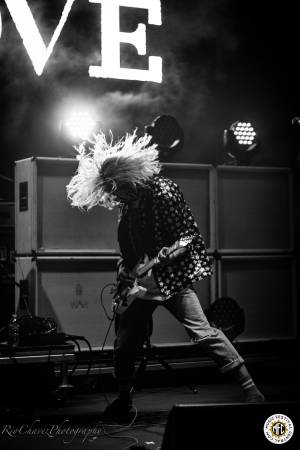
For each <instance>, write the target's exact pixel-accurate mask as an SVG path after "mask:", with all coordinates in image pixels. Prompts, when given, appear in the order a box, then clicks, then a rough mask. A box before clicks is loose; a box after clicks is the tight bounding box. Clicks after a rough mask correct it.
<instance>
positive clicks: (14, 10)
mask: <svg viewBox="0 0 300 450" xmlns="http://www.w3.org/2000/svg"><path fill="white" fill-rule="evenodd" d="M74 1H75V0H67V1H66V3H65V7H64V9H63V12H62V15H61V18H60V21H59V23H58V25H57V27H56V29H55V31H54V33H53V36H52V39H51V41H50V42H49V45H48V47H46V45H45V43H44V41H43V38H42V36H41V34H40V32H39V29H38V27H37V25H36V23H35V20H34V18H33V15H32V12H31V10H30V8H29V6H28V4H27V1H26V0H17V1H16V0H5V2H6V5H7V7H8V9H9V12H10V14H11V16H12V18H13V21H14V22H15V25H16V27H17V29H18V31H19V33H20V36H21V38H22V39H23V43H24V46H25V48H26V50H27V53H28V55H29V57H30V59H31V61H32V64H33V67H34V70H35V71H36V73H37V75H42V73H43V70H44V67H45V65H46V63H47V61H48V59H49V57H50V55H51V53H52V51H53V48H54V45H55V43H56V41H57V39H58V38H59V35H60V33H61V30H62V29H63V26H64V24H65V22H66V20H67V18H68V15H69V13H70V11H71V8H72V6H73V3H74Z"/></svg>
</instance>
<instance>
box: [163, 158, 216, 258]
mask: <svg viewBox="0 0 300 450" xmlns="http://www.w3.org/2000/svg"><path fill="white" fill-rule="evenodd" d="M162 174H163V175H164V176H166V177H168V178H171V179H172V180H174V181H175V182H176V183H177V184H178V185H179V186H180V188H181V190H182V192H183V195H184V198H185V200H186V202H187V204H188V205H189V207H190V208H191V211H192V213H193V215H194V217H195V219H196V222H197V224H198V227H199V230H200V232H201V234H202V236H203V238H204V240H205V242H206V245H207V247H209V250H213V249H214V248H215V220H214V169H213V166H211V165H208V164H207V165H206V164H171V163H168V164H167V163H166V164H164V166H163V171H162Z"/></svg>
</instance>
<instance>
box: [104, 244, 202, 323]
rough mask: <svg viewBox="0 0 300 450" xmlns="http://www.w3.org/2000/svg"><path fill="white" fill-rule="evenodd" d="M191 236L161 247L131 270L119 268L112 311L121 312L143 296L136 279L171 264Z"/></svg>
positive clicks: (183, 249)
mask: <svg viewBox="0 0 300 450" xmlns="http://www.w3.org/2000/svg"><path fill="white" fill-rule="evenodd" d="M193 238H194V236H191V237H187V238H182V239H180V240H179V241H176V242H175V243H174V244H173V245H172V246H171V247H163V248H162V249H161V250H160V252H159V253H158V255H157V256H156V257H155V258H153V259H151V260H150V261H147V262H146V263H143V264H141V262H139V263H138V264H137V265H136V267H135V268H134V269H133V271H131V272H130V271H128V270H127V269H125V268H123V269H121V270H120V271H119V274H118V284H117V287H116V291H115V294H114V298H113V303H112V309H113V311H114V312H117V313H118V314H122V313H123V312H124V311H125V310H126V309H127V308H128V307H129V306H130V304H131V303H132V302H133V300H134V299H135V298H143V297H144V296H145V294H146V292H147V289H145V288H144V287H143V286H140V285H139V284H138V280H139V279H141V278H143V277H144V276H146V275H147V274H148V273H149V271H150V270H151V269H152V268H153V267H157V266H159V265H162V266H164V265H172V263H173V262H175V261H176V260H177V259H178V258H180V257H181V256H182V255H183V254H184V253H185V252H186V249H187V245H188V244H190V243H191V242H192V240H193Z"/></svg>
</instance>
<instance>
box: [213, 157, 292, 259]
mask: <svg viewBox="0 0 300 450" xmlns="http://www.w3.org/2000/svg"><path fill="white" fill-rule="evenodd" d="M292 210H293V203H292V179H291V171H290V170H289V169H287V168H268V167H267V168H264V167H230V166H219V167H217V248H219V250H220V251H222V252H225V253H226V252H227V253H228V252H230V251H231V252H237V251H239V252H240V253H249V252H252V253H255V252H260V253H264V252H265V253H267V252H275V251H277V252H278V250H280V251H286V252H287V251H292V250H293V247H294V238H293V218H292Z"/></svg>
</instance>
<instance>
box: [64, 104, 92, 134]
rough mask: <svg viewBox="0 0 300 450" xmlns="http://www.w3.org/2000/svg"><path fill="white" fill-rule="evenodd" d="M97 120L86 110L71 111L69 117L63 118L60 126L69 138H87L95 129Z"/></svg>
mask: <svg viewBox="0 0 300 450" xmlns="http://www.w3.org/2000/svg"><path fill="white" fill-rule="evenodd" d="M96 126H97V122H96V121H95V120H94V119H93V118H92V116H91V114H90V113H89V112H88V111H84V110H81V111H80V110H78V111H73V112H72V113H71V114H70V116H69V118H68V119H67V120H65V121H64V122H63V123H62V125H61V128H62V129H63V133H64V135H67V136H69V137H70V138H71V139H75V140H76V139H88V138H90V137H91V136H92V134H93V132H95V131H96Z"/></svg>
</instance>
